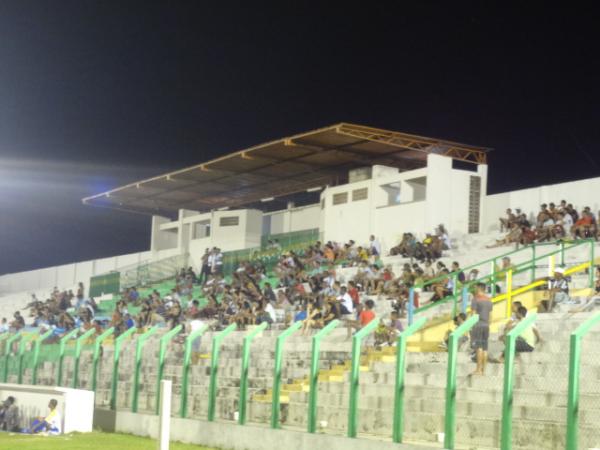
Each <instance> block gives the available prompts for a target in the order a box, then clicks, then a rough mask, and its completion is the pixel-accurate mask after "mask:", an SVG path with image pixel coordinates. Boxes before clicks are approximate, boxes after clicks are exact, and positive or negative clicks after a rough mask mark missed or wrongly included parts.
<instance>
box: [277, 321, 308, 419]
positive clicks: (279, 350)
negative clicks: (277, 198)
mask: <svg viewBox="0 0 600 450" xmlns="http://www.w3.org/2000/svg"><path fill="white" fill-rule="evenodd" d="M300 328H302V322H300V321H298V322H294V323H293V324H292V325H291V326H290V327H289V328H287V329H286V330H284V331H283V332H282V333H281V334H280V335H279V336H277V341H275V364H274V369H273V389H272V390H271V402H272V404H271V428H281V425H280V424H279V407H280V403H281V399H280V395H281V363H282V359H283V345H284V344H285V341H286V340H287V338H288V337H289V336H291V335H292V334H293V333H295V332H296V331H298V330H299V329H300Z"/></svg>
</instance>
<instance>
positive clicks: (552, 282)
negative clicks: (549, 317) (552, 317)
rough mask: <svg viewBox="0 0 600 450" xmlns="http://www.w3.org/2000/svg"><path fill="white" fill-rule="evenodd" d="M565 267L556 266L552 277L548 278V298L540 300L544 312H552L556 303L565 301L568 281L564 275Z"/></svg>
mask: <svg viewBox="0 0 600 450" xmlns="http://www.w3.org/2000/svg"><path fill="white" fill-rule="evenodd" d="M564 273H565V269H564V268H563V267H557V268H556V269H554V277H553V278H550V279H549V280H548V294H549V298H548V300H542V302H541V303H542V306H543V309H544V311H545V312H552V310H553V309H554V306H555V305H556V304H557V303H567V302H569V301H570V300H571V299H570V298H569V281H568V279H567V278H566V277H565V276H564Z"/></svg>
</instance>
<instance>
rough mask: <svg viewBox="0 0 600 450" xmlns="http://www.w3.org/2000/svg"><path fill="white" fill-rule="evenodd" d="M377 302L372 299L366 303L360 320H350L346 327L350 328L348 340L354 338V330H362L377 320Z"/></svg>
mask: <svg viewBox="0 0 600 450" xmlns="http://www.w3.org/2000/svg"><path fill="white" fill-rule="evenodd" d="M374 307H375V302H374V301H373V300H371V299H369V300H367V301H366V302H365V305H364V308H363V309H362V311H361V312H360V314H359V315H358V320H348V321H347V322H346V326H347V328H348V339H350V338H351V337H352V330H360V329H361V328H362V327H364V326H366V325H367V324H369V322H371V321H372V320H373V319H374V318H375V311H373V308H374Z"/></svg>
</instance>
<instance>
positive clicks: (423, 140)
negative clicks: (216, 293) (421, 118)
mask: <svg viewBox="0 0 600 450" xmlns="http://www.w3.org/2000/svg"><path fill="white" fill-rule="evenodd" d="M488 150H489V149H486V148H483V147H475V146H472V145H467V144H460V143H457V142H450V141H445V140H441V139H435V138H428V137H423V136H415V135H412V134H406V133H399V132H396V131H388V130H382V129H378V128H371V127H366V126H362V125H354V124H349V123H339V124H336V125H331V126H328V127H325V128H320V129H317V130H313V131H308V132H306V133H301V134H297V135H294V136H290V137H286V138H282V139H278V140H275V141H271V142H267V143H264V144H259V145H256V146H254V147H250V148H247V149H245V150H240V151H238V152H235V153H230V154H228V155H225V156H222V157H219V158H216V159H213V160H211V161H207V162H205V163H201V164H197V165H195V166H191V167H187V168H185V169H181V170H177V171H174V172H170V173H166V174H163V175H159V176H156V177H153V178H149V179H146V180H142V181H138V182H135V183H131V184H128V185H126V186H122V187H119V188H116V189H113V190H110V191H107V192H103V193H101V194H97V195H94V196H91V197H86V198H84V199H83V203H84V204H88V205H93V206H101V207H108V208H113V209H120V210H126V211H132V212H139V213H144V214H172V213H174V212H176V211H178V210H179V209H190V210H196V211H210V210H213V209H218V208H223V207H242V206H244V205H249V204H252V203H256V202H258V201H260V200H261V199H264V198H271V197H280V196H285V195H291V194H295V193H300V192H306V190H307V189H310V188H315V187H318V186H325V185H335V184H340V183H343V182H346V180H347V177H348V171H349V170H351V169H355V168H359V167H365V166H372V165H375V164H381V165H386V166H392V167H397V168H398V169H399V170H400V171H405V170H412V169H416V168H420V167H425V166H426V165H427V155H428V154H430V153H435V154H439V155H444V156H448V157H451V158H453V159H457V160H461V161H467V162H471V163H474V164H485V163H486V152H487V151H488Z"/></svg>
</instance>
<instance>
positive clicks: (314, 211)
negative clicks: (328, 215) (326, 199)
mask: <svg viewBox="0 0 600 450" xmlns="http://www.w3.org/2000/svg"><path fill="white" fill-rule="evenodd" d="M264 215H265V216H270V217H271V226H270V231H269V234H279V233H291V232H293V231H302V230H310V229H312V228H319V224H320V221H321V205H320V204H318V203H317V204H315V205H307V206H300V207H297V208H290V209H286V210H283V211H275V212H270V213H265V214H264Z"/></svg>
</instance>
